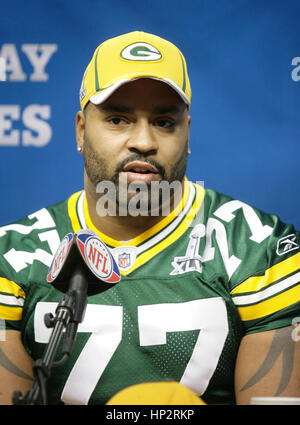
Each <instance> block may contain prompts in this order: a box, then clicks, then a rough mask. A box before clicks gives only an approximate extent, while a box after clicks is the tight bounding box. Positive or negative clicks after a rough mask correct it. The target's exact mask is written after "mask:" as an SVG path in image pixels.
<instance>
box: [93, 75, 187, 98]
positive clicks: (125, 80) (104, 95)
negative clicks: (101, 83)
mask: <svg viewBox="0 0 300 425" xmlns="http://www.w3.org/2000/svg"><path fill="white" fill-rule="evenodd" d="M141 78H150V79H152V80H157V81H162V82H164V83H166V84H168V85H169V86H170V87H172V89H173V90H175V91H176V92H177V93H178V94H179V96H180V97H181V99H182V100H183V101H184V103H186V104H187V105H188V106H190V104H191V102H190V100H189V98H188V97H187V96H186V95H185V93H184V91H183V90H182V89H181V88H180V87H178V85H177V84H176V83H174V81H172V80H170V79H168V78H158V77H152V76H147V75H142V76H137V77H135V78H123V79H121V80H119V81H117V82H116V83H114V84H112V85H111V86H109V87H107V88H106V89H104V90H101V92H98V93H96V94H94V95H92V96H91V97H90V99H89V100H90V102H92V103H93V104H94V105H100V104H101V103H103V102H105V101H106V100H107V99H108V98H109V97H110V96H111V95H112V94H113V93H114V92H115V91H116V90H117V89H118V88H119V87H121V86H123V85H124V84H128V83H131V82H132V81H135V80H138V79H141Z"/></svg>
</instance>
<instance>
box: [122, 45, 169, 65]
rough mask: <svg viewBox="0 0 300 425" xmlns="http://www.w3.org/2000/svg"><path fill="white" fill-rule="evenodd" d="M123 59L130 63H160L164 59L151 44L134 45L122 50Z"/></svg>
mask: <svg viewBox="0 0 300 425" xmlns="http://www.w3.org/2000/svg"><path fill="white" fill-rule="evenodd" d="M121 58H123V59H126V60H129V61H158V60H160V59H161V58H162V55H161V53H160V52H159V50H157V48H156V47H154V46H152V45H151V44H148V43H133V44H130V45H129V46H127V47H125V49H123V50H122V52H121Z"/></svg>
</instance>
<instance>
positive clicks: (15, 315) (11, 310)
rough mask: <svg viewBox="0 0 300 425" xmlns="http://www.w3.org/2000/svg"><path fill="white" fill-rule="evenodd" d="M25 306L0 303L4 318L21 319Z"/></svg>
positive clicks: (0, 313)
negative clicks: (9, 305) (10, 305)
mask: <svg viewBox="0 0 300 425" xmlns="http://www.w3.org/2000/svg"><path fill="white" fill-rule="evenodd" d="M22 313H23V308H22V307H7V306H5V305H0V318H1V319H4V320H21V319H22Z"/></svg>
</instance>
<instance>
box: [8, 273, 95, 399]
mask: <svg viewBox="0 0 300 425" xmlns="http://www.w3.org/2000/svg"><path fill="white" fill-rule="evenodd" d="M86 305H87V282H86V280H85V278H84V277H83V274H82V272H81V270H80V267H77V269H76V270H75V272H74V274H73V275H72V277H71V279H70V285H69V289H68V291H67V292H66V293H65V294H64V296H63V298H62V299H61V301H60V302H59V304H58V306H57V308H56V311H55V316H53V315H52V314H51V313H48V314H46V315H45V316H44V321H45V325H46V326H47V327H48V328H53V330H52V332H51V335H50V339H49V341H48V343H47V345H46V348H45V351H44V353H43V356H42V358H41V359H38V360H36V361H35V363H34V365H33V372H34V381H33V385H32V387H31V389H30V390H29V391H28V392H27V394H25V396H23V395H22V393H21V392H20V391H15V392H14V393H13V404H15V405H46V404H47V390H46V383H47V379H48V378H49V377H50V375H51V368H52V367H57V366H61V365H63V364H64V363H65V362H66V361H67V359H68V358H69V355H70V354H71V351H72V348H73V344H74V342H75V339H76V335H77V328H78V325H79V323H80V322H82V321H83V318H84V314H85V309H86ZM64 330H65V335H64V341H63V347H62V357H61V359H60V360H59V361H54V358H55V356H56V353H57V350H58V346H59V343H60V341H61V339H62V336H63V331H64Z"/></svg>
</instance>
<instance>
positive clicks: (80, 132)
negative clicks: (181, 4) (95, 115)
mask: <svg viewBox="0 0 300 425" xmlns="http://www.w3.org/2000/svg"><path fill="white" fill-rule="evenodd" d="M75 130H76V143H77V150H78V152H80V153H82V152H83V146H84V131H85V115H84V113H83V112H82V111H78V112H77V114H76V118H75Z"/></svg>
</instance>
